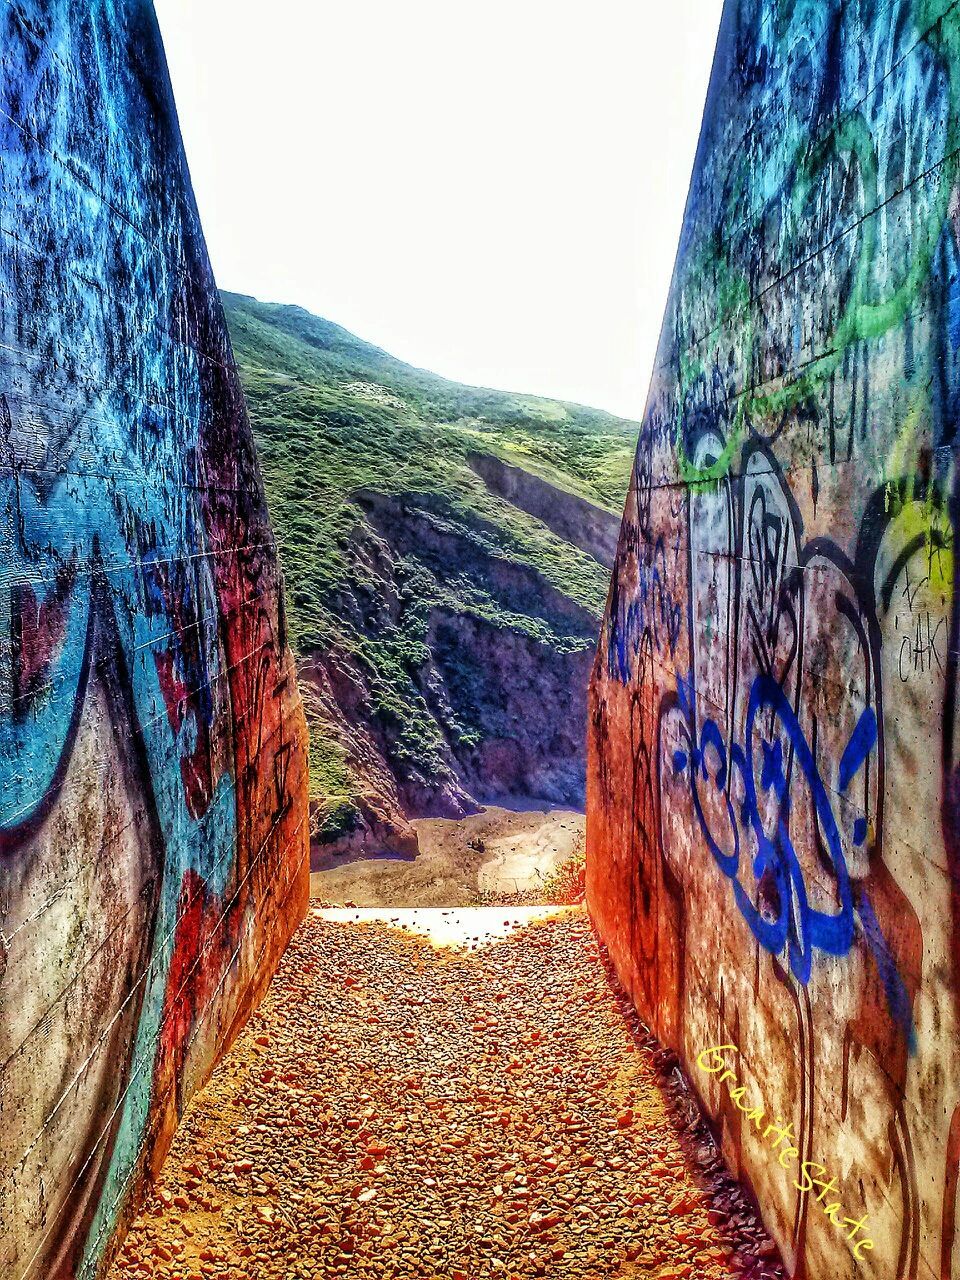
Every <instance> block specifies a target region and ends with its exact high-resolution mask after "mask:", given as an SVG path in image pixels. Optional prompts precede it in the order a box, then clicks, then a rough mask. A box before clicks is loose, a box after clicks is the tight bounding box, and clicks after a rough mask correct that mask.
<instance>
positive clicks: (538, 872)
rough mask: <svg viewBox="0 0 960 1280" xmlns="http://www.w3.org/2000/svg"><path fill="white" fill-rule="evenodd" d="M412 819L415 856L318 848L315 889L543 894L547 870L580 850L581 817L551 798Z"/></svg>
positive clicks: (411, 896)
mask: <svg viewBox="0 0 960 1280" xmlns="http://www.w3.org/2000/svg"><path fill="white" fill-rule="evenodd" d="M530 803H533V802H530ZM411 825H412V826H413V827H414V828H415V830H416V832H417V838H418V840H419V843H420V852H419V853H418V854H417V856H416V857H415V858H414V857H410V858H405V857H402V856H401V855H398V854H391V855H387V856H384V857H380V858H377V857H370V856H366V855H364V854H357V853H354V854H334V853H330V852H323V853H320V854H319V856H318V858H317V861H316V864H315V870H314V873H313V875H312V876H311V891H312V893H313V896H314V897H315V898H318V899H321V900H322V901H324V902H338V903H346V902H351V903H355V904H356V905H357V906H358V907H381V906H386V907H389V906H400V905H406V904H409V903H415V904H416V905H418V906H424V907H432V906H444V907H453V906H458V907H466V906H472V905H476V904H477V903H478V902H483V901H503V900H504V899H505V898H515V899H518V900H524V899H529V900H539V901H542V900H543V888H544V885H545V884H546V883H547V881H548V879H549V877H550V874H551V873H552V872H553V871H555V870H556V869H557V868H558V867H559V866H561V865H562V864H563V863H565V862H567V861H568V860H569V859H570V858H572V857H573V856H574V855H575V854H576V853H577V852H578V851H582V849H583V839H584V826H585V818H584V815H583V814H582V813H579V812H577V811H576V810H575V809H554V808H551V807H550V806H549V805H541V806H540V808H538V809H523V810H520V809H504V808H501V807H500V806H498V805H487V806H486V808H484V809H481V810H480V812H479V813H475V814H471V815H470V816H469V817H466V818H415V819H414V820H413V822H412V824H411Z"/></svg>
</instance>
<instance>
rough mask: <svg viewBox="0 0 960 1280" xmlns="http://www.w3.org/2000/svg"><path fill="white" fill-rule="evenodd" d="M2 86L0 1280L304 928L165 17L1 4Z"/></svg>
mask: <svg viewBox="0 0 960 1280" xmlns="http://www.w3.org/2000/svg"><path fill="white" fill-rule="evenodd" d="M0 70H2V74H0V931H2V932H0V1275H2V1276H3V1277H4V1280H21V1277H27V1276H29V1277H38V1278H42V1280H45V1278H49V1277H56V1278H57V1280H60V1278H62V1277H72V1276H74V1275H83V1276H87V1275H92V1274H93V1273H94V1272H95V1271H96V1269H97V1267H98V1265H99V1263H100V1260H101V1259H102V1257H103V1255H104V1252H105V1251H107V1250H109V1247H110V1241H111V1238H112V1237H114V1236H115V1233H116V1231H117V1228H118V1224H119V1225H120V1226H122V1223H123V1221H124V1218H125V1215H126V1214H127V1213H128V1212H129V1208H130V1205H131V1203H132V1202H133V1201H135V1199H136V1190H137V1187H138V1184H139V1181H140V1179H141V1177H142V1174H143V1171H144V1169H145V1168H146V1167H148V1166H149V1165H150V1164H155V1163H156V1162H158V1161H159V1160H160V1159H161V1158H162V1156H163V1154H164V1152H165V1150H166V1147H167V1144H168V1142H169V1139H170V1137H171V1135H172V1131H173V1128H174V1126H175V1124H176V1121H177V1115H178V1113H179V1111H180V1110H181V1109H182V1106H183V1104H184V1102H185V1100H186V1099H187V1097H188V1096H189V1095H190V1093H191V1092H192V1091H193V1090H194V1089H195V1088H196V1087H197V1086H198V1084H199V1083H200V1082H202V1080H203V1079H204V1077H205V1076H206V1074H207V1073H208V1071H209V1070H210V1068H211V1065H212V1063H213V1061H214V1060H215V1058H216V1056H217V1055H218V1053H219V1052H220V1051H221V1050H222V1048H223V1047H224V1045H225V1043H226V1042H227V1041H228V1040H229V1038H230V1036H231V1034H232V1032H233V1031H234V1030H235V1029H236V1028H237V1026H238V1024H239V1022H240V1021H242V1019H243V1018H244V1017H245V1015H246V1013H247V1012H248V1010H249V1008H250V1006H251V1004H252V1002H253V1001H255V1000H256V999H257V998H258V996H259V994H260V993H261V992H262V989H263V987H264V986H265V984H266V982H267V981H268V980H269V977H270V975H271V973H272V970H273V965H274V963H275V961H276V960H277V959H278V957H279V953H280V951H281V950H282V949H283V946H284V944H285V942H286V939H287V937H288V935H289V933H290V931H291V930H292V928H293V927H294V925H295V924H296V922H297V920H298V919H299V917H300V915H301V914H302V912H303V910H304V909H305V905H306V895H307V892H308V881H307V866H308V864H307V860H306V855H307V843H306V834H307V829H306V777H305V773H306V756H305V730H304V727H303V720H302V715H301V709H300V703H299V697H298V694H297V689H296V683H295V679H294V674H293V670H292V667H291V662H290V658H289V654H288V652H287V650H286V642H285V637H284V623H283V613H282V600H281V595H280V583H279V572H278V568H277V563H276V559H275V554H274V546H273V540H272V536H271V533H270V529H269V526H268V523H267V518H266V512H265V507H264V502H263V497H262V492H261V485H260V479H259V475H258V471H257V464H256V458H255V455H254V452H253V446H252V443H251V437H250V432H249V429H248V423H247V418H246V413H245V410H244V406H243V401H242V397H241V393H240V389H239V384H238V381H237V377H236V374H235V371H234V368H233V364H232V356H231V352H230V347H229V342H228V340H227V337H226V331H225V328H224V323H223V318H222V314H221V308H220V303H219V300H218V298H217V295H216V292H215V290H214V282H213V279H212V275H211V272H210V267H209V264H208V261H207V256H206V250H205V247H204V242H203V238H202V235H201V232H200V227H199V224H198V219H197V214H196V209H195V207H194V202H193V196H192V193H191V189H190V184H189V178H188V175H187V171H186V165H185V161H184V157H183V150H182V146H181V141H180V136H179V132H178V128H177V123H176V116H175V112H174V107H173V100H172V96H171V91H170V85H169V82H168V78H167V72H166V67H165V62H164V58H163V53H162V48H161V44H160V38H159V33H158V30H157V26H156V21H155V18H154V15H153V8H152V4H150V3H149V2H148V0H3V3H2V5H0ZM131 1192H132V1193H133V1196H132V1197H131Z"/></svg>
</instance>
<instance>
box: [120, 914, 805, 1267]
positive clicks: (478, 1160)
mask: <svg viewBox="0 0 960 1280" xmlns="http://www.w3.org/2000/svg"><path fill="white" fill-rule="evenodd" d="M505 914H509V909H506V912H505ZM671 1067H672V1062H671V1059H670V1055H667V1054H663V1053H659V1054H658V1053H657V1052H656V1051H655V1049H654V1047H652V1046H650V1045H649V1044H648V1043H647V1042H646V1041H645V1040H644V1038H643V1035H642V1032H641V1030H640V1029H639V1028H638V1026H637V1023H636V1020H635V1018H633V1016H632V1014H631V1013H630V1011H629V1009H628V1007H627V1006H626V1004H625V1002H624V1001H623V999H622V997H621V995H620V994H619V992H618V990H617V988H616V985H615V983H612V982H611V979H610V978H609V976H608V973H607V970H606V968H605V964H604V959H603V954H602V950H601V948H599V947H598V945H597V942H596V941H595V939H594V936H593V934H592V932H591V930H590V926H589V922H588V920H587V917H586V915H585V913H584V912H583V911H582V910H581V909H574V910H573V911H571V912H568V913H567V914H566V915H564V916H563V917H558V918H554V919H549V920H546V921H543V922H541V923H536V924H532V925H528V926H527V927H525V928H523V929H522V930H521V931H519V932H516V933H514V934H513V935H512V936H510V937H508V938H507V939H506V940H501V941H497V942H496V943H491V944H489V945H480V944H478V943H473V944H472V949H464V948H460V949H443V950H437V949H435V948H434V947H433V946H432V945H431V944H430V943H429V942H428V941H426V940H424V939H422V938H418V937H415V936H413V935H412V934H410V933H404V932H402V931H400V930H399V929H397V928H393V927H390V926H386V925H383V924H374V923H362V924H360V923H343V922H342V921H330V920H325V919H323V918H321V916H320V914H319V913H317V912H313V913H312V914H311V917H310V918H309V919H308V920H307V922H306V923H305V924H304V925H303V926H302V928H301V929H300V931H299V933H298V934H297V936H296V938H295V940H294V943H293V945H292V947H291V948H290V950H289V951H288V953H287V955H286V957H285V958H284V960H283V963H282V965H281V968H280V971H279V973H278V975H277V978H276V979H275V981H274V984H273V987H272V989H271V992H270V995H269V997H268V998H267V1000H266V1001H265V1003H264V1005H263V1006H262V1007H261V1009H260V1011H259V1012H258V1014H257V1015H256V1016H255V1017H254V1018H253V1020H252V1021H251V1023H250V1024H249V1026H248V1028H247V1029H246V1030H245V1032H244V1033H243V1035H242V1036H241V1037H240V1039H239V1040H238V1042H237V1044H236V1045H235V1046H234V1048H233V1049H232V1051H231V1052H230V1053H229V1054H228V1055H227V1057H226V1059H225V1060H224V1061H223V1062H222V1063H221V1065H220V1067H219V1068H218V1070H217V1071H216V1073H215V1074H214V1077H213V1080H212V1081H211V1083H210V1084H209V1085H208V1086H207V1088H206V1089H205V1090H204V1091H203V1092H202V1093H201V1094H200V1096H199V1097H198V1098H196V1099H195V1100H194V1102H193V1104H192V1106H191V1107H190V1109H189V1111H188V1113H187V1115H186V1117H185V1119H184V1123H183V1125H182V1128H181V1130H180V1133H179V1134H178V1136H177V1139H176V1141H175V1144H174V1148H173V1151H172V1152H171V1155H170V1157H169V1159H168V1161H167V1164H166V1166H165V1168H164V1171H163V1174H162V1177H161V1180H160V1183H159V1184H158V1186H157V1188H156V1191H155V1194H154V1195H153V1197H152V1199H151V1200H150V1201H149V1202H148V1204H147V1206H146V1208H145V1210H144V1213H143V1214H142V1216H141V1217H140V1218H139V1219H137V1221H136V1223H135V1224H134V1227H133V1229H132V1231H131V1233H130V1235H129V1237H128V1240H127V1243H126V1245H125V1247H124V1250H123V1252H122V1254H121V1255H120V1258H119V1259H118V1261H117V1263H116V1264H115V1267H114V1269H113V1271H112V1272H111V1276H112V1277H113V1278H114V1280H118V1278H119V1277H131V1276H142V1277H146V1276H151V1277H154V1276H155V1277H161V1278H169V1280H200V1278H203V1280H207V1278H208V1277H220V1278H224V1277H230V1278H231V1280H235V1278H239V1277H251V1278H253V1277H257V1280H261V1278H264V1277H282V1278H283V1280H309V1278H311V1277H327V1276H344V1277H347V1276H349V1277H371V1278H372V1277H376V1278H377V1280H380V1278H381V1277H382V1278H383V1280H387V1278H390V1277H396V1278H397V1280H400V1277H428V1278H429V1280H440V1278H441V1277H442V1278H443V1280H479V1278H480V1277H503V1280H511V1278H512V1277H528V1276H530V1277H533V1276H548V1277H553V1276H556V1277H570V1278H571V1280H573V1278H576V1280H594V1278H597V1280H598V1278H599V1277H603V1276H613V1275H625V1276H631V1277H633V1276H644V1277H647V1276H651V1277H656V1280H681V1277H684V1278H685V1277H690V1280H717V1278H719V1277H726V1276H731V1275H736V1276H748V1277H751V1278H752V1280H767V1278H772V1277H779V1276H781V1275H782V1274H783V1272H782V1270H781V1268H780V1266H779V1263H778V1262H777V1261H776V1253H775V1251H774V1250H773V1246H772V1245H771V1243H770V1242H769V1241H768V1239H767V1237H766V1236H765V1234H764V1232H763V1230H762V1229H761V1228H760V1227H759V1226H758V1225H757V1222H756V1219H755V1218H754V1216H753V1214H752V1212H751V1211H750V1210H749V1208H748V1207H747V1205H746V1203H745V1201H744V1200H743V1198H742V1196H741V1194H740V1192H739V1191H738V1190H737V1189H736V1188H735V1187H734V1186H733V1185H732V1184H730V1183H729V1181H728V1180H727V1179H726V1178H725V1176H724V1175H723V1174H722V1172H721V1171H720V1168H719V1164H718V1161H717V1159H716V1155H715V1152H714V1150H713V1147H712V1144H711V1143H710V1142H709V1139H708V1138H707V1137H706V1135H705V1133H704V1131H703V1130H702V1127H701V1126H699V1125H697V1124H693V1125H692V1127H687V1128H684V1122H682V1121H681V1120H680V1116H681V1115H682V1114H683V1113H684V1112H686V1113H687V1114H688V1115H689V1113H690V1112H691V1108H690V1103H689V1099H687V1098H686V1096H685V1095H684V1094H683V1093H682V1091H681V1089H680V1086H679V1085H677V1084H676V1083H675V1076H674V1073H673V1072H672V1071H671ZM664 1071H666V1073H667V1075H666V1076H664V1075H663V1074H662V1073H663V1072H664ZM667 1078H669V1079H670V1080H673V1081H674V1084H673V1086H672V1095H673V1096H671V1088H670V1087H668V1088H667V1090H666V1092H664V1089H663V1087H662V1084H663V1080H664V1079H667ZM687 1123H688V1124H689V1121H688V1122H687Z"/></svg>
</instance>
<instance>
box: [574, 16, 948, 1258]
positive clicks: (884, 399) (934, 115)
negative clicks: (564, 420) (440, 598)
mask: <svg viewBox="0 0 960 1280" xmlns="http://www.w3.org/2000/svg"><path fill="white" fill-rule="evenodd" d="M958 155H960V6H958V5H957V4H956V3H947V2H946V0H845V2H842V3H841V2H840V0H829V2H826V3H819V2H818V3H808V2H805V0H795V2H789V0H727V4H726V6H725V10H724V15H723V20H722V24H721V30H720V35H719V40H718V45H717V52H716V58H715V63H714V68H713V74H712V77H711V83H710V88H709V92H708V97H707V103H706V109H705V114H704V121H703V128H702V132H701V138H700V144H699V148H698V152H697V157H696V162H695V166H694V173H693V177H692V180H691V186H690V193H689V197H688V201H687V207H686V212H685V217H684V224H683V229H682V233H681V237H680V245H679V251H678V255H677V262H676V267H675V271H674V277H673V282H672V286H671V291H670V296H669V300H668V303H667V310H666V315H665V321H664V327H663V332H662V337H661V343H660V348H659V351H658V355H657V361H656V367H655V370H654V374H653V379H652V383H651V389H650V395H649V400H648V404H647V409H646V413H645V417H644V423H643V429H642V433H641V437H640V441H639V445H638V450H637V457H636V463H635V467H634V473H633V479H632V483H631V489H630V495H629V498H628V501H627V507H626V512H625V516H624V523H623V528H622V531H621V537H620V546H619V551H618V556H617V562H616V565H615V568H614V572H613V581H612V585H611V593H610V597H609V602H608V609H607V615H606V619H605V623H604V628H603V633H602V636H601V641H600V646H599V651H598V655H597V662H596V665H595V668H594V675H593V681H592V689H591V710H590V731H589V733H590V771H589V784H588V786H589V795H588V897H589V900H590V903H591V907H592V910H593V913H594V916H595V918H596V920H597V923H598V925H599V927H600V929H601V932H602V933H603V935H604V937H605V938H606V940H607V941H608V943H609V944H610V947H611V952H612V954H613V957H614V959H615V962H616V964H617V966H618V968H619V970H620V972H621V974H622V975H623V976H624V977H625V979H626V980H627V981H628V982H629V984H630V987H631V990H632V992H633V994H634V998H635V999H636V1001H637V1003H638V1005H639V1006H640V1008H641V1009H642V1011H643V1012H644V1014H645V1015H646V1016H647V1017H648V1018H649V1019H650V1021H651V1023H652V1024H653V1025H654V1026H655V1028H656V1030H657V1032H658V1034H659V1035H660V1036H661V1037H662V1038H663V1039H664V1040H665V1041H667V1042H668V1043H669V1044H671V1045H672V1046H674V1047H675V1048H677V1049H678V1050H679V1051H680V1053H681V1055H682V1056H683V1058H684V1060H685V1061H686V1062H687V1063H690V1064H692V1063H694V1062H695V1061H696V1059H697V1057H698V1055H699V1054H700V1053H701V1052H702V1051H703V1050H704V1048H705V1047H707V1046H709V1045H720V1044H724V1045H728V1046H732V1047H733V1053H735V1054H739V1061H738V1065H737V1068H736V1074H737V1077H738V1079H740V1080H742V1081H744V1083H745V1085H746V1086H747V1087H748V1089H749V1090H751V1091H752V1094H753V1096H754V1097H763V1098H765V1099H767V1100H768V1110H770V1111H771V1112H772V1113H775V1114H777V1115H779V1116H781V1117H783V1118H784V1119H789V1120H790V1122H791V1124H792V1126H793V1131H794V1133H795V1135H796V1137H795V1146H796V1151H797V1158H798V1160H799V1161H801V1162H802V1161H823V1165H825V1166H827V1167H830V1168H837V1169H838V1172H842V1176H843V1179H844V1184H845V1185H844V1195H843V1196H842V1197H840V1198H841V1199H843V1201H844V1204H845V1205H846V1206H847V1209H848V1210H849V1209H850V1208H854V1209H856V1210H857V1216H859V1214H860V1213H865V1214H866V1215H867V1216H868V1219H869V1222H870V1238H871V1242H872V1248H871V1249H870V1250H869V1251H866V1250H864V1252H863V1256H858V1257H856V1258H855V1257H854V1255H853V1252H852V1250H851V1249H850V1248H848V1247H847V1245H846V1243H845V1241H844V1238H843V1234H842V1233H841V1232H838V1231H837V1230H836V1223H835V1222H834V1221H833V1220H832V1218H831V1216H830V1213H829V1207H830V1200H829V1195H827V1197H826V1199H823V1198H820V1199H818V1198H817V1197H816V1196H809V1195H807V1194H806V1191H807V1188H805V1187H804V1186H803V1185H802V1181H801V1184H800V1185H798V1184H797V1181H796V1180H795V1178H794V1175H793V1174H792V1173H791V1174H790V1175H789V1176H787V1175H786V1174H785V1173H784V1168H785V1166H783V1165H782V1164H781V1163H780V1162H778V1161H777V1160H771V1159H770V1153H769V1150H768V1148H767V1146H766V1145H765V1144H764V1142H763V1140H762V1135H761V1134H759V1133H758V1132H757V1131H756V1127H755V1125H753V1124H752V1122H751V1121H750V1120H749V1119H748V1117H747V1115H746V1114H745V1109H744V1108H741V1107H739V1106H738V1104H737V1100H736V1099H732V1098H731V1096H730V1093H729V1091H728V1090H726V1089H725V1088H723V1087H722V1085H721V1084H720V1083H719V1080H718V1079H717V1078H713V1077H709V1078H708V1077H703V1076H702V1075H701V1076H700V1077H699V1078H698V1079H697V1084H698V1087H701V1088H703V1089H704V1090H705V1093H704V1101H705V1103H706V1106H707V1108H708V1110H709V1111H710V1113H711V1115H712V1116H713V1119H714V1121H715V1123H716V1125H717V1127H718V1131H719V1132H720V1134H721V1136H722V1140H723V1143H724V1147H725V1150H726V1152H727V1154H728V1156H729V1158H730V1159H731V1161H732V1162H733V1163H734V1165H735V1166H736V1168H737V1169H738V1171H739V1172H740V1173H741V1174H742V1175H743V1176H744V1177H745V1178H747V1179H749V1180H750V1181H751V1182H752V1183H753V1186H754V1188H755V1190H756V1193H757V1197H758V1201H759V1203H760V1205H761V1208H762V1209H763V1211H764V1214H765V1216H766V1218H767V1222H768V1225H769V1226H770V1228H771V1230H772V1231H773V1232H774V1234H775V1236H776V1238H777V1240H778V1241H779V1243H780V1244H781V1246H782V1248H783V1252H784V1256H785V1259H786V1260H787V1262H788V1264H789V1266H790V1269H791V1273H792V1274H794V1275H797V1276H806V1277H810V1280H821V1278H822V1277H830V1280H834V1277H837V1278H840V1280H843V1278H844V1277H848V1276H849V1277H852V1276H854V1275H858V1276H859V1275H863V1274H867V1275H871V1276H877V1277H885V1278H889V1280H905V1278H908V1277H910V1278H912V1277H919V1276H937V1277H940V1278H941V1280H947V1278H948V1277H950V1276H952V1275H954V1274H956V1273H957V1272H958V1270H960V1245H957V1244H956V1241H957V1211H958V1204H957V1187H958V1161H960V725H958V717H957V700H958V665H957V659H958V651H960V591H958V589H957V588H958V583H957V561H956V560H955V555H954V547H955V540H956V535H957V529H958V521H960V473H958V468H957V446H958V443H960V441H958V439H957V426H958V411H960V186H958V177H960V175H958V172H957V162H958ZM692 1074H694V1076H696V1075H697V1073H696V1072H695V1071H694V1072H693V1073H692ZM821 1167H823V1166H821Z"/></svg>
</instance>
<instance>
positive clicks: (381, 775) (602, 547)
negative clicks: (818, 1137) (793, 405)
mask: <svg viewBox="0 0 960 1280" xmlns="http://www.w3.org/2000/svg"><path fill="white" fill-rule="evenodd" d="M224 302H225V305H226V310H227V316H228V320H229V324H230V330H231V336H232V339H233V343H234V349H235V353H236V358H237V362H238V364H239V366H240V371H241V375H242V378H243V382H244V388H245V391H246V395H247V399H248V403H249V407H250V412H251V416H252V419H253V423H254V428H255V431H256V435H257V441H258V445H259V449H260V454H261V461H262V467H263V471H264V476H265V481H266V486H267V492H268V499H269V503H270V508H271V513H272V517H273V521H274V525H275V528H276V531H277V536H278V539H279V541H280V543H281V548H282V553H283V561H284V567H285V573H286V579H287V605H288V613H289V616H288V625H289V631H290V636H291V639H292V641H293V645H294V648H295V651H296V652H297V653H298V655H299V658H300V665H301V674H302V677H303V686H304V696H305V700H306V703H307V707H308V714H309V717H310V720H311V728H312V730H313V732H312V740H313V748H312V752H313V754H312V766H313V767H312V775H313V795H314V802H315V804H314V829H315V835H316V837H317V839H318V840H320V841H322V842H324V843H328V844H330V843H332V844H335V845H336V844H338V843H340V842H342V844H343V847H356V846H367V847H370V848H374V847H376V848H385V849H390V848H393V849H398V850H411V851H412V849H413V848H414V847H415V843H416V836H415V834H414V832H413V830H412V828H411V827H410V826H409V823H408V821H407V820H408V818H409V817H411V816H416V815H422V814H432V815H451V816H452V815H458V814H462V813H466V812H469V811H471V810H473V809H474V808H475V807H476V804H477V802H483V801H491V800H508V801H515V800H517V799H521V798H523V797H536V798H539V799H542V800H547V801H554V802H557V803H565V804H575V805H579V804H582V802H583V790H584V746H583V742H584V728H585V705H586V703H585V688H586V683H587V678H588V673H589V667H590V662H591V657H592V650H593V645H594V642H595V637H596V631H597V627H598V623H599V618H600V614H601V611H602V608H603V603H604V595H605V591H606V584H607V581H608V576H609V565H610V563H612V557H613V551H614V549H615V545H616V537H617V531H618V528H619V516H620V509H621V506H622V501H623V495H624V493H625V492H626V486H627V478H628V473H629V468H630V464H631V460H632V459H631V454H632V445H633V442H634V441H635V439H636V432H637V426H636V424H635V423H632V422H628V421H624V420H622V419H618V418H614V417H611V416H610V415H608V414H604V413H601V412H599V411H596V410H592V409H586V408H582V407H580V406H575V405H568V404H561V403H558V402H556V401H551V400H544V399H538V398H535V397H529V396H520V395H512V394H507V393H504V392H498V391H487V390H480V389H476V388H470V387H464V386H460V385H458V384H457V383H452V382H447V381H445V380H444V379H442V378H439V377H436V376H435V375H433V374H430V373H426V372H423V371H421V370H416V369H413V368H411V367H410V366H409V365H405V364H403V363H401V362H400V361H398V360H395V359H394V358H393V357H391V356H389V355H387V354H386V353H385V352H383V351H380V350H379V349H378V348H376V347H373V346H371V345H369V344H368V343H365V342H363V341H361V340H360V339H358V338H356V337H354V336H353V335H352V334H350V333H348V332H347V331H346V330H344V329H341V328H340V327H339V326H337V325H334V324H332V323H330V322H329V321H326V320H322V319H320V318H319V317H316V316H313V315H310V314H309V313H308V312H306V311H303V310H301V309H300V308H296V307H284V306H279V305H274V304H265V303H260V302H256V301H254V300H253V299H251V298H246V297H242V296H239V295H235V294H225V295H224Z"/></svg>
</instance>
